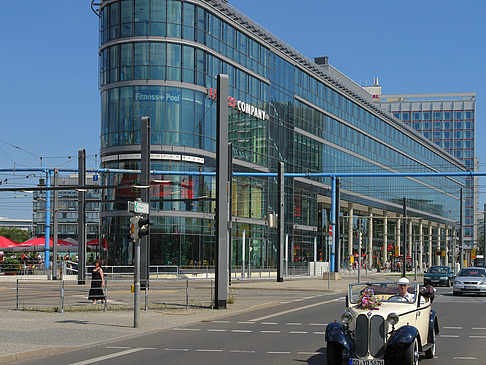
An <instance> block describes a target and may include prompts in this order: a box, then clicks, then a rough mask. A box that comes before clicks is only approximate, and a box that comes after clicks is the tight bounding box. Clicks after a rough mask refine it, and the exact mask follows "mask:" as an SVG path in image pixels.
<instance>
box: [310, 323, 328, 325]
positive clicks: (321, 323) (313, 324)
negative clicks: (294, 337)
mask: <svg viewBox="0 0 486 365" xmlns="http://www.w3.org/2000/svg"><path fill="white" fill-rule="evenodd" d="M309 326H327V324H325V323H311V324H309Z"/></svg>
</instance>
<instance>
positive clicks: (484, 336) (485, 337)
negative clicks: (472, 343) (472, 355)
mask: <svg viewBox="0 0 486 365" xmlns="http://www.w3.org/2000/svg"><path fill="white" fill-rule="evenodd" d="M469 338H486V336H469Z"/></svg>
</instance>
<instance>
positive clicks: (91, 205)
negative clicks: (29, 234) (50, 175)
mask: <svg viewBox="0 0 486 365" xmlns="http://www.w3.org/2000/svg"><path fill="white" fill-rule="evenodd" d="M87 183H88V184H89V185H95V184H98V182H97V181H96V182H95V181H93V176H92V175H88V176H87ZM42 185H45V182H44V179H41V180H40V182H39V186H42ZM59 185H61V186H62V185H70V186H73V185H78V178H77V176H75V177H72V176H71V177H60V178H59ZM100 197H101V193H100V191H99V190H92V189H89V190H87V191H86V199H87V200H96V201H98V200H100ZM52 207H54V194H53V193H51V208H52ZM57 211H58V225H59V231H58V232H59V238H60V239H63V240H65V239H66V238H71V239H73V240H75V241H76V242H77V241H78V238H79V237H78V192H77V191H76V190H59V192H58V207H57ZM32 212H33V213H32V214H33V217H32V218H33V225H34V233H35V235H36V236H43V235H44V233H45V229H46V226H45V224H46V222H45V216H46V192H45V191H34V194H33V209H32ZM53 215H54V214H51V229H52V224H53V223H52V222H53V219H54V217H53ZM85 219H86V220H85V222H86V235H87V236H86V237H87V241H90V240H93V239H98V238H99V231H100V229H99V226H100V224H99V222H100V203H98V202H93V201H89V202H88V203H86V218H85Z"/></svg>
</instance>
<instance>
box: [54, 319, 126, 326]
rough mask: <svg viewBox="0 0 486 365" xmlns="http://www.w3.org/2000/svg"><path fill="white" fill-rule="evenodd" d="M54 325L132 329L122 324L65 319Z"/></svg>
mask: <svg viewBox="0 0 486 365" xmlns="http://www.w3.org/2000/svg"><path fill="white" fill-rule="evenodd" d="M55 323H64V324H68V323H71V324H89V325H96V326H102V327H117V328H121V327H122V328H133V326H128V325H124V324H109V323H98V322H90V321H80V320H75V319H66V320H64V321H56V322H55Z"/></svg>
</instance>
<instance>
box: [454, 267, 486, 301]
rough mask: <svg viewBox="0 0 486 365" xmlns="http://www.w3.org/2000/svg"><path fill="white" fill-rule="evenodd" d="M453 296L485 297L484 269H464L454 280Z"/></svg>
mask: <svg viewBox="0 0 486 365" xmlns="http://www.w3.org/2000/svg"><path fill="white" fill-rule="evenodd" d="M452 294H453V295H462V294H483V295H486V269H485V268H483V267H465V268H464V269H462V270H461V271H460V272H459V274H457V277H456V279H455V280H454V288H453V291H452Z"/></svg>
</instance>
